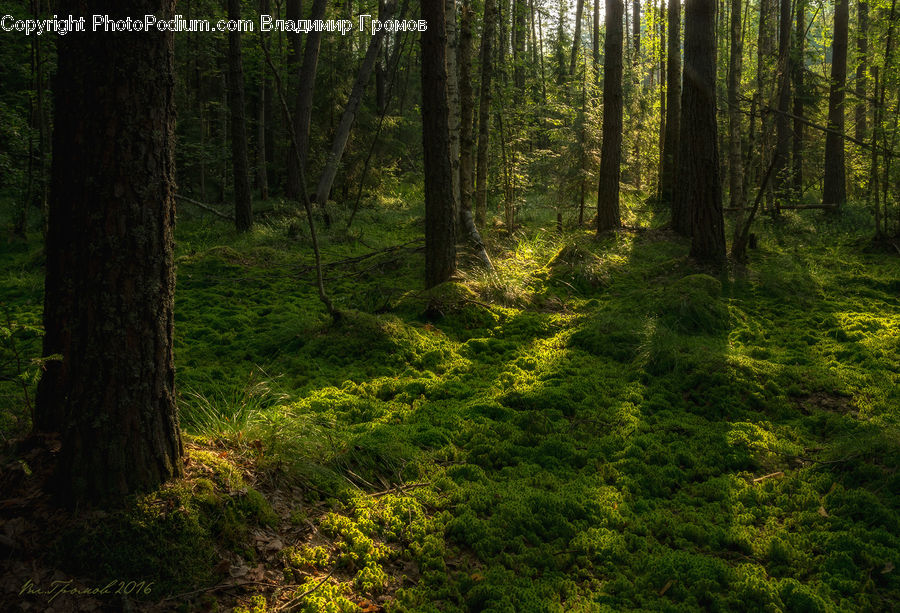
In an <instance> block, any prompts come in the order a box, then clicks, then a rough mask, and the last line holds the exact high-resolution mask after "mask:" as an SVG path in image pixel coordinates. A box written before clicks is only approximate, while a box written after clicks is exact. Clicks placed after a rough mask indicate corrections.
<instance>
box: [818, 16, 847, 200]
mask: <svg viewBox="0 0 900 613" xmlns="http://www.w3.org/2000/svg"><path fill="white" fill-rule="evenodd" d="M849 19H850V2H849V0H837V4H836V5H835V11H834V40H833V41H832V47H831V49H832V52H831V91H830V94H829V96H828V128H829V132H828V133H827V134H826V135H825V184H824V186H823V190H822V192H823V193H822V198H823V200H824V201H825V203H826V204H837V205H838V206H840V205H843V204H844V203H845V202H846V201H847V179H846V166H845V164H844V138H843V137H842V136H841V134H843V133H844V123H845V122H844V88H845V87H846V86H847V27H848V21H849Z"/></svg>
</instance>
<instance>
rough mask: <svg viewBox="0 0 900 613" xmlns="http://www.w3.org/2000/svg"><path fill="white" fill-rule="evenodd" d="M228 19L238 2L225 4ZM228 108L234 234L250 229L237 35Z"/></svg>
mask: <svg viewBox="0 0 900 613" xmlns="http://www.w3.org/2000/svg"><path fill="white" fill-rule="evenodd" d="M228 18H229V19H232V20H238V19H240V18H241V3H240V0H228ZM228 107H229V109H230V110H231V165H232V168H233V170H234V225H235V227H236V228H237V231H238V232H246V231H247V230H249V229H250V228H251V227H252V226H253V197H252V195H251V193H250V163H249V161H248V155H247V122H246V119H245V114H244V67H243V63H242V62H241V35H240V33H239V32H229V33H228Z"/></svg>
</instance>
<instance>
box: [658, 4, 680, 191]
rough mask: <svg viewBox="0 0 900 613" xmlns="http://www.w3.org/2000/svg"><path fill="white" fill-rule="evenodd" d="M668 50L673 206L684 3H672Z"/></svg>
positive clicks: (666, 158) (668, 163)
mask: <svg viewBox="0 0 900 613" xmlns="http://www.w3.org/2000/svg"><path fill="white" fill-rule="evenodd" d="M667 18H668V19H667V21H668V28H667V30H668V36H669V40H668V48H667V49H666V135H665V139H664V144H663V150H662V158H663V162H662V169H663V172H662V181H661V183H662V186H661V188H660V196H661V200H662V202H663V204H667V205H670V206H671V204H672V195H673V193H674V191H675V164H676V161H677V160H676V158H677V152H678V127H679V122H680V121H681V3H680V2H669V11H668V15H667Z"/></svg>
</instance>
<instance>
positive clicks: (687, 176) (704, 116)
mask: <svg viewBox="0 0 900 613" xmlns="http://www.w3.org/2000/svg"><path fill="white" fill-rule="evenodd" d="M715 25H716V2H715V0H687V2H685V5H684V91H683V92H682V94H681V128H682V129H681V149H680V150H679V155H678V179H677V181H676V184H675V209H676V210H678V211H681V212H682V214H685V215H688V216H689V218H690V220H691V239H692V240H691V257H694V258H696V259H698V260H700V261H703V262H710V263H714V264H721V263H723V262H724V261H725V222H724V220H723V218H722V186H721V183H720V181H719V150H718V149H719V145H718V142H719V141H718V138H717V125H716V30H715ZM676 229H677V228H676Z"/></svg>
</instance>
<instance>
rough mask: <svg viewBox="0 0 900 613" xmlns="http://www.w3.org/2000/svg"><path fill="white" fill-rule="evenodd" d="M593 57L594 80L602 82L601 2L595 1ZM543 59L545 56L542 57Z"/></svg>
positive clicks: (592, 41)
mask: <svg viewBox="0 0 900 613" xmlns="http://www.w3.org/2000/svg"><path fill="white" fill-rule="evenodd" d="M591 44H592V46H593V49H592V53H591V57H592V58H593V60H594V79H595V80H598V81H599V80H600V0H594V33H593V36H592V40H591ZM541 58H542V59H543V55H542V56H541Z"/></svg>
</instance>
